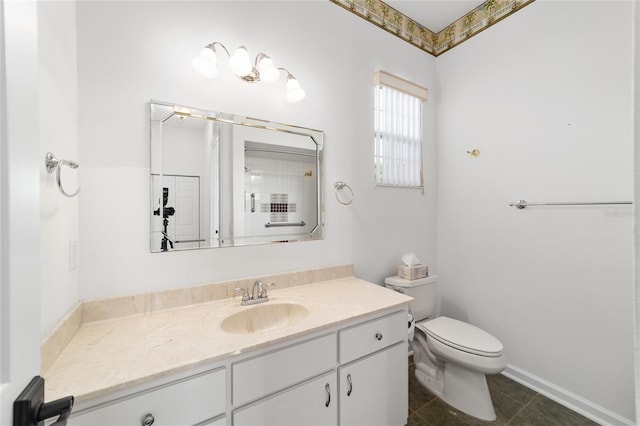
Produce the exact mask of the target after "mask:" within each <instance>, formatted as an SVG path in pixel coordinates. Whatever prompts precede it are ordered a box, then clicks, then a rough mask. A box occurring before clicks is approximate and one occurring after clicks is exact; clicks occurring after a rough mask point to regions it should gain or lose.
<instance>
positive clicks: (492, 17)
mask: <svg viewBox="0 0 640 426" xmlns="http://www.w3.org/2000/svg"><path fill="white" fill-rule="evenodd" d="M330 1H331V2H333V3H335V4H337V5H339V6H342V7H343V8H345V9H347V10H349V11H350V12H352V13H354V14H355V15H358V16H360V17H361V18H363V19H366V20H367V21H369V22H371V23H372V24H374V25H376V26H378V27H380V28H382V29H384V30H386V31H388V32H390V33H391V34H393V35H395V36H397V37H400V38H401V39H403V40H404V41H406V42H408V43H410V44H412V45H414V46H416V47H418V48H419V49H422V50H424V51H425V52H427V53H429V54H431V55H433V56H439V55H442V54H443V53H444V52H446V51H448V50H450V49H452V48H454V47H455V46H457V45H459V44H460V43H462V42H464V41H466V40H468V39H469V38H471V37H473V36H474V35H476V34H478V33H480V32H481V31H484V30H486V29H487V28H489V27H490V26H492V25H494V24H496V23H497V22H499V21H501V20H502V19H504V18H506V17H507V16H509V15H511V14H512V13H515V12H517V11H518V10H520V9H522V8H523V7H525V6H527V5H529V4H531V3H533V2H534V1H535V0H487V1H485V2H484V3H482V4H481V5H480V6H478V7H476V8H475V9H473V10H472V11H470V12H468V13H467V14H465V15H464V16H462V17H461V18H460V19H458V20H457V21H455V22H453V23H451V24H450V25H448V26H447V27H446V28H444V29H443V30H442V31H440V32H439V33H437V34H436V33H434V32H433V31H431V30H430V29H428V28H426V27H424V26H422V25H420V24H419V23H417V22H416V21H414V20H413V19H411V18H409V17H408V16H406V15H404V14H402V13H400V12H399V11H397V10H396V9H394V8H392V7H391V6H389V5H388V4H386V3H384V2H383V1H381V0H330Z"/></svg>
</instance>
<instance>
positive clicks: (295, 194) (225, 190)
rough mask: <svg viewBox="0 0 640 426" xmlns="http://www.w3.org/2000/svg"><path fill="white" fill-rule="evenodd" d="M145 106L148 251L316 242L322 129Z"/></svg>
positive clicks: (319, 229) (319, 216)
mask: <svg viewBox="0 0 640 426" xmlns="http://www.w3.org/2000/svg"><path fill="white" fill-rule="evenodd" d="M150 105H151V251H152V252H163V251H173V250H185V249H196V248H210V247H230V246H235V245H247V244H264V243H273V242H290V241H305V240H314V239H321V238H322V236H323V223H322V185H321V184H322V154H323V133H322V132H321V131H318V130H313V129H307V128H303V127H298V126H290V125H284V124H279V123H272V122H267V121H263V120H256V119H251V118H247V117H241V116H237V115H232V114H226V113H219V112H211V111H204V110H197V109H194V108H187V107H183V106H178V105H175V104H168V103H164V102H157V101H152V102H151V104H150Z"/></svg>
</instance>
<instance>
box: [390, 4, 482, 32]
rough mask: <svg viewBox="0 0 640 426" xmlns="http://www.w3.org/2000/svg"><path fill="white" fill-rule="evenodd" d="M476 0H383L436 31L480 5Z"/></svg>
mask: <svg viewBox="0 0 640 426" xmlns="http://www.w3.org/2000/svg"><path fill="white" fill-rule="evenodd" d="M483 2H484V1H478V0H385V3H387V4H388V5H389V6H391V7H393V8H394V9H396V10H397V11H398V12H400V13H402V14H403V15H406V16H408V17H409V18H411V19H413V20H414V21H416V22H418V23H419V24H421V25H423V26H425V27H427V28H428V29H430V30H431V31H433V32H435V33H438V32H440V31H442V30H443V29H444V28H446V27H447V26H448V25H450V24H452V23H453V22H454V21H456V20H458V19H460V18H461V17H463V16H464V15H465V14H467V13H468V12H470V11H472V10H473V9H475V8H476V7H478V6H480V5H481V4H482V3H483Z"/></svg>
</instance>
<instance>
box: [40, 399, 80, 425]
mask: <svg viewBox="0 0 640 426" xmlns="http://www.w3.org/2000/svg"><path fill="white" fill-rule="evenodd" d="M72 408H73V397H72V396H66V397H64V398H60V399H56V400H55V401H51V402H45V403H44V404H42V405H41V406H40V408H39V410H38V421H39V422H41V421H43V420H46V419H50V418H51V417H55V416H58V420H56V422H55V423H53V424H52V425H51V426H65V425H66V424H67V419H68V418H69V414H71V409H72Z"/></svg>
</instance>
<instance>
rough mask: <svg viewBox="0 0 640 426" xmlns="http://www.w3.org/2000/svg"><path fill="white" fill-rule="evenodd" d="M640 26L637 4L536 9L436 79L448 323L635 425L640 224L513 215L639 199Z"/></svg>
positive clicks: (544, 381) (560, 392) (522, 370)
mask: <svg viewBox="0 0 640 426" xmlns="http://www.w3.org/2000/svg"><path fill="white" fill-rule="evenodd" d="M631 16H632V14H631V2H592V1H584V2H560V1H542V0H540V1H536V2H535V3H533V4H531V5H530V6H527V7H526V8H525V9H523V10H521V11H519V12H517V13H516V14H514V15H513V16H511V17H509V18H508V19H506V20H504V21H503V22H501V23H500V24H498V25H496V26H495V27H492V28H491V29H489V30H488V31H485V32H483V33H482V34H480V35H478V36H476V37H474V38H473V39H471V40H469V41H467V42H465V43H464V44H462V45H460V46H458V47H456V48H455V49H453V50H452V51H450V52H448V53H446V54H444V55H443V56H441V57H439V58H438V59H437V68H436V70H437V76H438V85H437V89H438V274H439V278H440V279H439V285H440V289H441V291H442V296H443V300H442V313H443V314H446V315H449V316H453V317H456V318H461V319H464V320H468V321H470V322H471V323H473V324H476V325H478V326H480V327H482V328H484V329H486V330H488V331H489V332H491V333H492V334H494V335H495V336H497V337H498V338H499V339H500V340H501V341H502V342H503V344H504V346H505V351H506V354H507V358H508V362H509V369H508V371H509V372H511V373H512V374H514V375H516V376H519V377H520V379H524V380H527V381H528V382H529V383H530V384H534V385H536V386H539V387H540V388H541V389H543V390H545V391H546V392H548V393H550V394H554V393H555V394H556V396H559V397H561V398H565V399H566V400H567V401H569V402H570V403H572V404H575V405H576V407H577V408H579V409H584V410H586V411H587V412H589V410H591V409H593V410H594V412H598V413H596V414H597V415H603V416H604V417H602V418H604V419H605V420H606V421H614V420H616V419H617V420H620V421H622V422H624V419H619V418H617V417H616V416H621V417H624V418H626V419H634V418H635V414H634V374H633V371H634V363H633V316H632V310H633V305H632V303H633V297H632V296H633V294H632V261H633V259H632V214H631V209H630V208H628V207H551V208H540V207H539V208H534V207H531V208H527V209H526V210H516V209H514V208H512V207H508V206H507V204H508V203H509V202H513V201H515V200H518V199H525V200H527V201H530V202H535V201H600V200H602V201H605V200H627V201H630V200H631V199H632V196H633V188H632V184H633V141H632V136H633V127H632V126H633V122H632V69H631V64H632V48H631V40H632V19H631ZM473 148H477V149H479V150H480V152H481V154H480V156H479V157H478V158H476V159H473V158H471V157H469V156H468V155H467V154H466V151H467V150H470V149H473ZM571 393H573V395H572V394H571ZM581 398H583V399H581ZM583 403H584V404H583ZM591 403H593V404H595V406H593V407H591V408H590V407H589V404H591ZM581 404H582V405H581ZM598 406H599V407H598ZM591 414H593V413H591ZM607 416H609V417H607ZM617 420H616V421H617Z"/></svg>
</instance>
